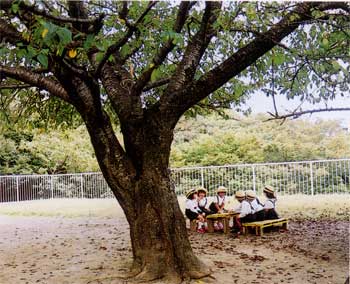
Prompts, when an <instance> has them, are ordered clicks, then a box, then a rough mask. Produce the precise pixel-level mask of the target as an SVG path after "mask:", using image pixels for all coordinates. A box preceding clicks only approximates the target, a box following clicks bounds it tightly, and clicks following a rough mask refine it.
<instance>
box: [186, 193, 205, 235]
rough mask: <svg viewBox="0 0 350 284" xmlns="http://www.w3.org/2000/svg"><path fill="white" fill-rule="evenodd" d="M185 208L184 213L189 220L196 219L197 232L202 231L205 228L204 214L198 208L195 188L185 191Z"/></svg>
mask: <svg viewBox="0 0 350 284" xmlns="http://www.w3.org/2000/svg"><path fill="white" fill-rule="evenodd" d="M186 198H187V200H186V210H185V214H186V217H187V218H188V219H190V221H193V220H197V221H198V230H197V232H198V233H204V232H205V228H203V227H204V226H205V217H204V216H205V214H203V212H202V211H201V210H200V209H199V207H198V201H197V190H196V189H194V188H193V189H190V190H189V191H188V192H187V193H186Z"/></svg>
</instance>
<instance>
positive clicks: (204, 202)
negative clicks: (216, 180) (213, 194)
mask: <svg viewBox="0 0 350 284" xmlns="http://www.w3.org/2000/svg"><path fill="white" fill-rule="evenodd" d="M207 205H208V199H207V198H206V197H204V198H203V199H200V200H199V202H198V206H200V207H204V208H206V207H207Z"/></svg>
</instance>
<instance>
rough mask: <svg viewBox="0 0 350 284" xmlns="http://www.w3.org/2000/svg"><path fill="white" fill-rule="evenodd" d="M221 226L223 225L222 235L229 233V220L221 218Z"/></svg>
mask: <svg viewBox="0 0 350 284" xmlns="http://www.w3.org/2000/svg"><path fill="white" fill-rule="evenodd" d="M222 221H223V225H224V234H228V233H229V232H230V226H229V223H230V219H228V218H223V220H222Z"/></svg>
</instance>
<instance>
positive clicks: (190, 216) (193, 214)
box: [185, 209, 198, 220]
mask: <svg viewBox="0 0 350 284" xmlns="http://www.w3.org/2000/svg"><path fill="white" fill-rule="evenodd" d="M185 214H186V217H187V218H188V219H190V220H196V219H197V218H198V213H196V212H193V211H191V210H190V209H186V210H185Z"/></svg>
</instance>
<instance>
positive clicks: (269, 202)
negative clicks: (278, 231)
mask: <svg viewBox="0 0 350 284" xmlns="http://www.w3.org/2000/svg"><path fill="white" fill-rule="evenodd" d="M264 193H265V196H266V198H267V199H266V201H265V205H264V210H265V220H274V219H278V218H279V216H278V214H277V212H276V200H277V198H276V194H275V190H274V189H273V187H272V186H269V185H265V188H264Z"/></svg>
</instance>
